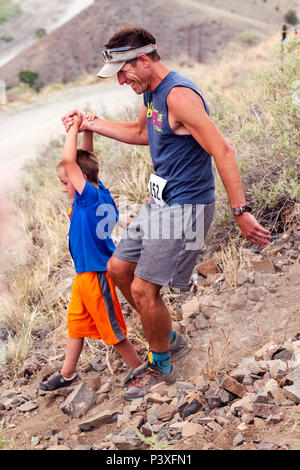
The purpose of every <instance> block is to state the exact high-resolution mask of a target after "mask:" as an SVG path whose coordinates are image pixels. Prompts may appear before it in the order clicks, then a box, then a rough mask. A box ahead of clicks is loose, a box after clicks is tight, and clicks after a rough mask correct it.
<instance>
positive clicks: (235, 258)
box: [215, 239, 253, 287]
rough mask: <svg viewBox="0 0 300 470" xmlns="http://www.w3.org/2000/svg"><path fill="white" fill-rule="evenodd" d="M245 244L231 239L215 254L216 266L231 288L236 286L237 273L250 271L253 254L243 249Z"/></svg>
mask: <svg viewBox="0 0 300 470" xmlns="http://www.w3.org/2000/svg"><path fill="white" fill-rule="evenodd" d="M245 245H246V242H245V241H242V242H238V240H236V239H232V240H230V241H229V243H227V244H226V245H224V247H222V248H221V250H220V251H218V252H217V253H215V257H216V258H217V260H218V265H219V267H220V269H221V271H222V272H223V273H224V275H225V278H226V281H227V282H228V283H229V284H230V286H231V287H236V286H237V279H238V272H239V271H240V270H243V271H249V270H252V265H251V260H253V253H252V252H251V251H250V250H247V249H246V248H245Z"/></svg>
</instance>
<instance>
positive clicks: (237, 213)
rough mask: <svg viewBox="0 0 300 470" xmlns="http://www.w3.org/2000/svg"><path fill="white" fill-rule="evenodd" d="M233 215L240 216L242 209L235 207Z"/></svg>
mask: <svg viewBox="0 0 300 470" xmlns="http://www.w3.org/2000/svg"><path fill="white" fill-rule="evenodd" d="M233 213H234V215H240V213H241V209H240V208H239V207H235V208H234V209H233Z"/></svg>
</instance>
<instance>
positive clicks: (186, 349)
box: [171, 344, 193, 362]
mask: <svg viewBox="0 0 300 470" xmlns="http://www.w3.org/2000/svg"><path fill="white" fill-rule="evenodd" d="M192 349H193V347H192V345H191V344H187V345H186V346H185V347H184V348H183V349H181V350H180V351H178V352H177V353H175V354H172V353H171V360H172V361H173V362H176V361H178V360H179V359H182V358H183V357H185V356H186V355H187V354H189V353H190V352H191V350H192Z"/></svg>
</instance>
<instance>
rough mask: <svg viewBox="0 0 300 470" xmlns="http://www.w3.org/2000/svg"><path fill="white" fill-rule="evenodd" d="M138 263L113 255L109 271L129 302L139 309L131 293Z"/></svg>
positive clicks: (108, 266)
mask: <svg viewBox="0 0 300 470" xmlns="http://www.w3.org/2000/svg"><path fill="white" fill-rule="evenodd" d="M135 268H136V263H130V262H129V261H123V260H120V259H118V258H115V257H114V256H112V257H111V258H110V259H109V261H108V263H107V272H108V274H109V276H110V277H111V279H112V280H113V282H114V283H115V285H116V286H117V287H118V288H119V289H120V291H121V292H122V294H123V295H124V297H125V299H126V300H127V302H128V303H129V304H130V305H131V306H132V307H133V308H134V309H135V310H137V307H136V305H135V303H134V300H133V298H132V294H131V284H132V282H133V279H134V270H135Z"/></svg>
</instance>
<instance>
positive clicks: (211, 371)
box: [201, 328, 233, 382]
mask: <svg viewBox="0 0 300 470" xmlns="http://www.w3.org/2000/svg"><path fill="white" fill-rule="evenodd" d="M221 332H222V335H223V338H224V345H223V347H222V350H221V351H220V352H218V353H217V352H216V351H215V346H214V343H213V341H212V340H210V341H209V346H208V348H207V349H206V350H205V349H201V351H203V352H205V353H206V354H207V358H208V360H207V362H206V364H205V365H204V367H203V368H202V370H201V373H202V375H203V377H204V378H205V379H206V381H208V382H210V381H213V380H215V379H216V378H217V377H219V376H222V375H224V374H227V373H228V371H229V367H228V365H227V361H228V348H229V346H230V343H231V336H232V333H233V331H232V330H229V331H228V332H226V331H224V330H223V328H221Z"/></svg>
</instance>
